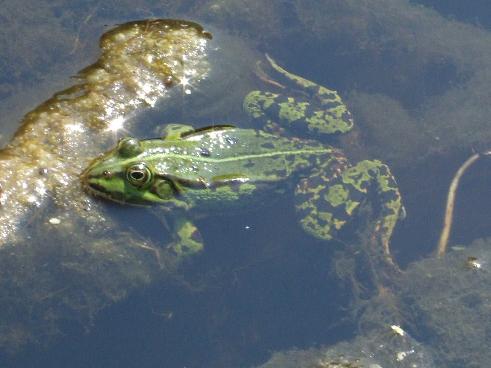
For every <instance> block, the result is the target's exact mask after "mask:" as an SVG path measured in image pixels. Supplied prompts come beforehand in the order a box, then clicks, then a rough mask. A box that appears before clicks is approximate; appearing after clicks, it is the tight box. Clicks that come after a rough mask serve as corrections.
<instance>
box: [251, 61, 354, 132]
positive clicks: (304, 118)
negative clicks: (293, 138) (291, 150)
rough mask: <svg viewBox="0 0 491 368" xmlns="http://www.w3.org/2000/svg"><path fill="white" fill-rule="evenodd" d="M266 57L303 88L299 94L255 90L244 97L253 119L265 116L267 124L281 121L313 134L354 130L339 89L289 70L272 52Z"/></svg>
mask: <svg viewBox="0 0 491 368" xmlns="http://www.w3.org/2000/svg"><path fill="white" fill-rule="evenodd" d="M266 58H267V60H268V62H269V63H270V65H271V67H272V68H273V70H275V71H276V72H277V73H278V74H279V75H280V76H282V77H283V78H284V79H286V80H287V82H289V83H290V84H292V85H293V87H295V89H296V90H298V91H299V93H298V94H299V96H295V97H293V96H285V95H284V94H280V93H273V92H266V91H252V92H250V93H249V94H248V95H247V96H246V97H245V99H244V110H245V111H246V112H248V113H249V114H250V115H251V116H252V118H253V119H256V120H262V121H263V124H264V125H265V127H266V128H268V127H270V126H271V125H273V124H275V123H277V124H280V125H281V126H283V127H285V128H287V129H289V130H293V131H300V132H301V133H303V134H305V132H307V133H308V134H310V135H312V136H316V135H319V134H338V133H345V132H347V131H349V130H351V128H352V127H353V118H352V116H351V113H350V112H349V110H348V108H347V107H346V105H345V104H344V103H343V101H342V100H341V97H340V96H339V94H338V93H337V92H336V91H334V90H331V89H329V88H326V87H323V86H320V85H318V84H317V83H314V82H312V81H310V80H307V79H305V78H303V77H300V76H298V75H295V74H293V73H290V72H288V71H286V70H285V69H283V68H282V67H281V66H279V65H278V64H277V63H276V62H275V61H274V60H273V59H272V58H270V57H269V56H268V55H266ZM276 85H277V86H281V85H280V84H278V83H276Z"/></svg>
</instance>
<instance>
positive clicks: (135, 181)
mask: <svg viewBox="0 0 491 368" xmlns="http://www.w3.org/2000/svg"><path fill="white" fill-rule="evenodd" d="M126 179H128V182H130V184H132V185H134V186H135V187H139V188H141V187H144V186H146V185H148V184H149V183H150V182H151V180H152V172H151V171H150V169H149V168H148V167H147V165H145V164H143V163H139V164H136V165H133V166H130V167H128V169H126Z"/></svg>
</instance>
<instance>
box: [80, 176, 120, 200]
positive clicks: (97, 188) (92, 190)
mask: <svg viewBox="0 0 491 368" xmlns="http://www.w3.org/2000/svg"><path fill="white" fill-rule="evenodd" d="M82 188H83V189H84V191H85V192H87V193H88V194H91V195H94V196H96V197H101V198H105V199H109V200H111V201H115V202H120V203H124V202H125V201H124V196H123V193H119V192H115V191H108V190H107V189H106V188H105V187H104V186H102V185H100V184H97V183H94V182H91V181H89V180H83V181H82Z"/></svg>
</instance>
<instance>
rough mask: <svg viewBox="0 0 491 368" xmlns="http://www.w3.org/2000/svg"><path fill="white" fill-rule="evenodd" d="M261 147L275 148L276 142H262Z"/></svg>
mask: <svg viewBox="0 0 491 368" xmlns="http://www.w3.org/2000/svg"><path fill="white" fill-rule="evenodd" d="M261 147H262V148H266V149H273V148H274V144H273V143H271V142H267V143H263V144H261Z"/></svg>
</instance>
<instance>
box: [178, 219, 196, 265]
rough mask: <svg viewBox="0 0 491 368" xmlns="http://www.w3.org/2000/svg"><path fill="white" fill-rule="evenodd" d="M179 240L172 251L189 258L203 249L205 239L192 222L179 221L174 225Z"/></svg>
mask: <svg viewBox="0 0 491 368" xmlns="http://www.w3.org/2000/svg"><path fill="white" fill-rule="evenodd" d="M174 231H175V234H176V237H177V239H176V240H175V242H174V243H173V244H172V249H173V250H174V252H175V253H176V254H178V255H179V256H183V257H187V256H189V255H192V254H195V253H199V252H200V251H201V250H202V249H203V238H202V237H201V233H200V232H199V230H198V228H197V227H196V225H194V224H193V223H192V222H191V221H188V220H183V219H179V220H177V221H176V222H175V223H174Z"/></svg>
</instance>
